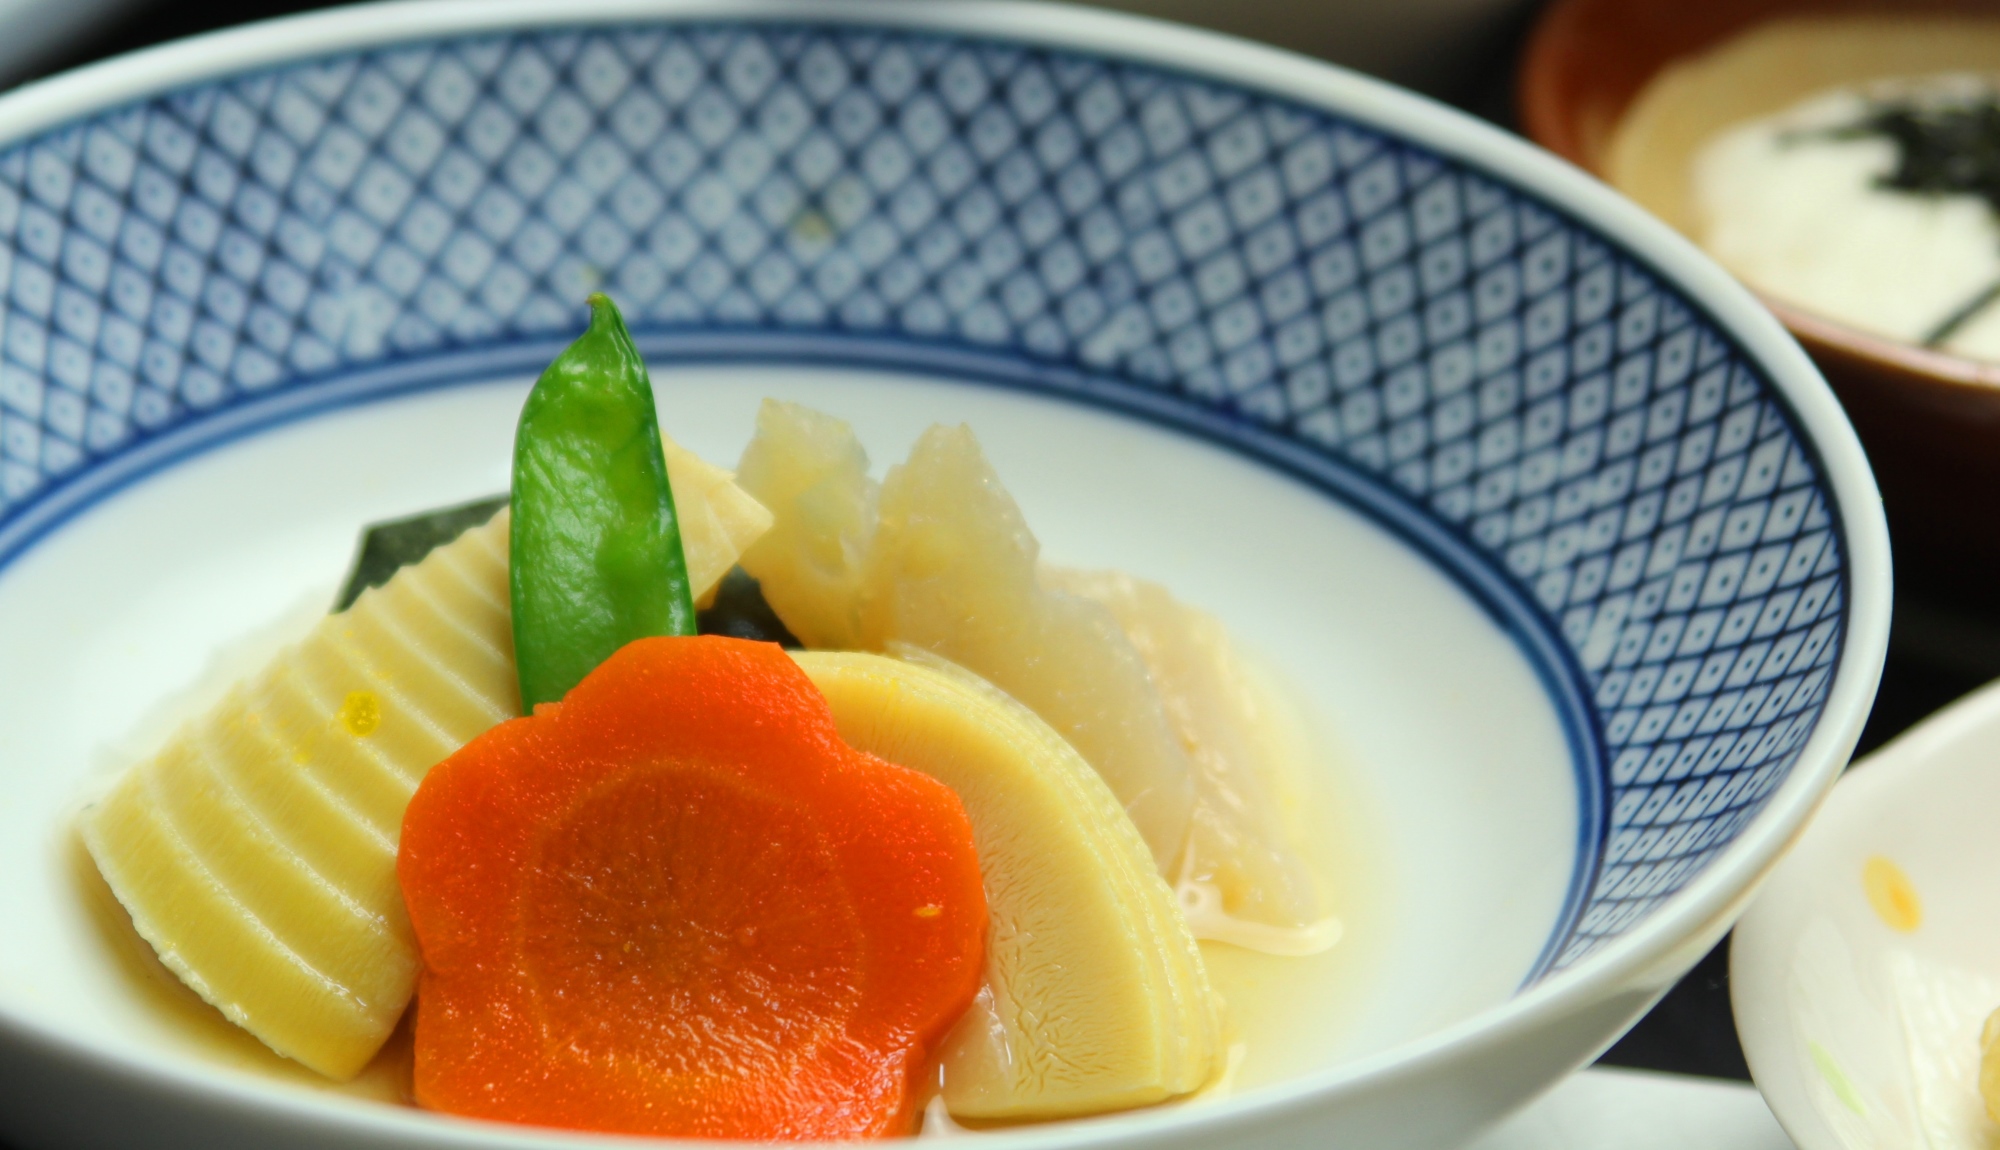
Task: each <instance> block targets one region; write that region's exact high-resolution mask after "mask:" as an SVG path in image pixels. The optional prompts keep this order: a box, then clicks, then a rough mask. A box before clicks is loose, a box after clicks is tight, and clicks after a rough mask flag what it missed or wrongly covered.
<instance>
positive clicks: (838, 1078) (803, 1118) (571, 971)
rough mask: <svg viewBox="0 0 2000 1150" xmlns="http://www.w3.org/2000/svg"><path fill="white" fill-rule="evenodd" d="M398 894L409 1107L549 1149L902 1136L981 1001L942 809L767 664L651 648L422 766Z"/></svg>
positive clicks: (772, 656) (967, 850)
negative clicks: (404, 924)
mask: <svg viewBox="0 0 2000 1150" xmlns="http://www.w3.org/2000/svg"><path fill="white" fill-rule="evenodd" d="M397 872H398V874H399V876H400V877H401V879H402V884H403V895H404V899H405V901H406V902H407V903H408V904H409V909H410V919H411V922H412V923H413V924H414V925H415V927H416V934H417V941H418V944H419V946H420V948H421V950H422V952H423V960H424V970H423V974H422V976H421V981H420V983H419V985H418V993H417V1021H416V1094H417V1101H418V1102H420V1103H421V1104H423V1105H425V1106H428V1107H431V1108H433V1109H438V1110H445V1111H450V1112H452V1113H456V1114H463V1115H469V1116H473V1117H480V1118H490V1119H498V1120H503V1121H511V1122H523V1123H531V1124H535V1125H543V1126H563V1127H572V1128H581V1129H592V1130H608V1131H622V1132H627V1133H643V1134H657V1135H681V1136H696V1137H710V1138H745V1139H758V1140H768V1139H800V1140H804V1139H846V1138H865V1137H876V1136H882V1135H889V1134H897V1133H904V1132H907V1131H908V1130H909V1129H910V1125H911V1120H912V1111H913V1104H914V1101H915V1097H916V1089H917V1086H918V1079H919V1077H920V1076H921V1075H922V1074H923V1072H924V1071H925V1070H926V1068H927V1066H928V1061H929V1057H930V1052H931V1050H932V1048H933V1047H934V1046H935V1045H936V1044H937V1043H938V1042H939V1041H941V1039H942V1037H943V1035H944V1033H945V1031H946V1030H947V1029H948V1028H949V1027H950V1026H951V1025H952V1023H953V1022H954V1021H955V1020H956V1019H957V1018H958V1016H959V1015H960V1014H961V1013H962V1012H963V1011H964V1010H965V1008H966V1006H967V1005H968V1004H969V1003H970V1002H971V1000H972V996H973V994H974V993H975V992H976V991H977V989H978V985H979V978H980V968H981V957H982V953H981V952H982V948H983V941H984V935H985V930H986V902H985V897H984V894H983V893H982V889H981V886H980V877H979V865H978V859H977V857H976V856H975V853H974V849H973V839H972V828H971V824H970V823H969V822H968V821H967V819H966V815H965V811H964V808H963V807H962V806H961V805H960V804H959V801H958V798H957V796H956V795H954V794H953V793H952V792H951V790H950V789H949V788H947V787H945V786H944V785H943V784H942V783H939V782H937V781H935V780H933V779H931V778H929V777H927V776H924V775H921V774H918V773H917V772H915V771H911V770H907V769H905V768H902V767H898V766H894V765H892V764H890V763H886V762H883V761H882V760H880V759H876V758H874V757H872V756H869V755H867V754H864V753H862V752H860V751H856V750H854V749H852V748H850V747H849V746H847V744H845V743H843V742H842V741H841V740H840V737H839V735H838V733H837V732H836V731H835V728H834V724H833V719H832V716H831V714H830V712H829V711H828V709H827V704H826V701H825V699H824V698H823V697H821V695H820V694H819V692H818V691H817V690H815V689H814V687H813V685H812V683H811V681H810V680H808V679H807V678H806V676H805V674H804V673H803V672H802V671H800V670H799V669H798V667H797V666H796V665H794V664H793V662H792V661H791V660H790V659H789V658H787V657H786V656H785V654H784V653H783V652H782V651H781V650H780V649H779V648H778V647H777V646H775V645H772V644H765V643H749V642H743V641H740V640H735V639H724V638H720V637H713V636H704V637H700V638H681V637H663V638H653V639H641V640H638V641H635V642H633V643H631V644H629V645H627V646H626V647H624V648H622V649H621V650H619V651H618V652H617V653H616V654H614V655H613V656H612V657H611V658H610V659H608V660H607V661H606V662H605V663H604V664H603V665H602V666H600V667H599V668H598V669H597V670H595V671H593V672H592V673H591V674H590V675H589V676H587V677H586V678H585V679H584V680H583V681H582V682H581V683H579V684H578V685H577V686H576V688H575V689H574V690H573V691H571V692H570V693H569V695H568V696H567V697H565V698H564V699H563V701H562V702H561V703H558V704H552V705H544V706H542V707H539V708H537V709H536V711H535V713H534V714H533V715H531V716H529V717H526V718H521V719H515V720H512V721H510V722H507V723H503V724H501V725H500V726H498V727H496V728H494V729H493V730H491V731H489V732H487V733H486V734H484V735H482V736H480V737H479V738H477V739H474V740H473V741H472V742H471V743H469V744H467V745H466V746H465V747H464V748H463V749H462V750H460V751H459V752H458V753H457V754H455V755H453V756H452V757H451V758H449V759H447V760H445V761H444V762H443V763H440V764H439V765H438V766H437V767H435V768H433V769H432V771H431V773H430V775H429V776H428V777H427V778H426V779H425V780H424V783H423V786H422V787H421V788H420V789H419V790H418V791H417V794H416V797H415V798H414V799H412V800H411V802H410V806H409V811H408V814H407V815H406V816H405V818H404V823H403V839H402V849H401V856H400V858H399V860H398V863H397Z"/></svg>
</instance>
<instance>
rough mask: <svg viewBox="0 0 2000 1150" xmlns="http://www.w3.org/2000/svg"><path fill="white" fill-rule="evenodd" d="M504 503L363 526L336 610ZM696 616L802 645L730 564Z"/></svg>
mask: <svg viewBox="0 0 2000 1150" xmlns="http://www.w3.org/2000/svg"><path fill="white" fill-rule="evenodd" d="M505 506H507V497H506V496H504V495H495V496H493V497H492V498H491V499H481V500H478V501H477V502H473V503H465V504H461V505H459V506H457V507H442V508H439V509H438V510H436V511H425V512H422V513H421V514H417V515H411V516H408V517H407V518H403V519H396V520H391V521H390V522H387V523H371V524H369V525H368V526H367V527H364V528H362V530H361V543H360V545H359V546H357V547H356V548H355V551H354V568H353V570H352V571H350V572H349V573H348V576H347V583H346V585H345V586H343V587H342V588H341V591H340V599H339V601H338V602H336V603H335V604H334V607H333V609H334V611H336V612H339V611H345V610H347V609H348V608H349V607H351V606H353V605H354V601H355V600H356V599H359V598H361V593H362V592H363V591H366V590H367V589H368V588H370V587H380V586H381V585H382V584H384V583H387V582H388V581H389V576H391V575H394V574H395V573H396V572H397V571H399V570H401V569H402V568H404V567H406V566H408V565H409V564H412V563H416V562H419V561H421V560H422V559H423V557H424V556H426V555H429V554H430V553H431V552H432V550H434V549H436V548H439V547H442V546H444V545H445V544H447V543H449V542H451V541H452V540H454V539H456V538H458V537H459V535H460V534H462V533H463V532H465V531H467V530H470V529H471V528H474V527H477V526H479V525H480V524H481V523H484V522H486V521H487V520H488V519H491V518H493V514H494V512H497V511H499V510H500V509H501V508H502V507H505ZM695 618H696V622H697V623H698V625H699V628H700V631H701V633H702V634H704V635H727V636H729V637H730V638H732V639H754V640H757V641H758V642H762V643H779V644H783V645H784V646H786V647H791V648H794V649H797V648H799V647H802V646H804V644H802V643H800V642H799V641H798V639H797V638H796V637H794V636H793V635H792V633H791V632H790V631H788V630H786V629H785V625H784V624H783V623H782V622H780V621H779V620H778V613H777V612H775V611H773V610H771V605H770V604H769V603H766V602H765V601H764V591H763V588H761V587H759V586H758V585H757V580H755V579H753V578H751V577H750V573H749V572H747V571H745V570H743V568H741V567H736V568H732V569H731V570H730V572H729V574H727V575H724V576H723V577H722V584H721V586H719V587H717V588H716V591H715V602H714V603H713V604H711V605H710V606H709V607H708V608H707V609H706V610H703V611H701V612H699V613H698V614H697V615H696V617H695Z"/></svg>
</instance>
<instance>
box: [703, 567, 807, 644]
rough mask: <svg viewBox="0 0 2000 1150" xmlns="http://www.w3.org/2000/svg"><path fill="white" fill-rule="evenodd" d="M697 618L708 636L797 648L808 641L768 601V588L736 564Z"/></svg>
mask: <svg viewBox="0 0 2000 1150" xmlns="http://www.w3.org/2000/svg"><path fill="white" fill-rule="evenodd" d="M695 621H696V623H697V625H698V626H699V628H700V630H701V633H702V634H704V635H727V636H729V637H730V638H732V639H754V640H756V641H758V642H760V643H777V644H780V645H782V646H785V647H790V648H792V649H793V650H797V649H799V648H801V647H803V646H805V644H804V643H801V642H799V640H798V637H797V636H795V635H793V634H792V633H791V632H790V631H788V630H786V629H785V625H784V623H782V622H781V621H779V619H778V613H777V612H776V611H773V610H771V605H770V604H769V603H767V602H765V601H764V589H763V588H762V587H760V586H758V584H757V580H756V579H754V578H752V577H751V575H750V573H749V572H748V571H745V570H744V569H743V568H741V567H732V568H730V569H729V574H727V575H724V576H723V577H722V583H721V585H720V586H718V587H717V588H716V589H715V603H714V604H713V605H712V606H710V607H709V608H708V609H707V610H705V611H700V612H697V613H696V615H695Z"/></svg>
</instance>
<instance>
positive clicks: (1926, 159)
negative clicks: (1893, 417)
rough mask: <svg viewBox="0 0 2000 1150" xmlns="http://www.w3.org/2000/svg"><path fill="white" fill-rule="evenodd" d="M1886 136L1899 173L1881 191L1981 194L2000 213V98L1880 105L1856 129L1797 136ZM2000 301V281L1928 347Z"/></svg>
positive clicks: (1884, 178) (1943, 326) (1885, 178)
mask: <svg viewBox="0 0 2000 1150" xmlns="http://www.w3.org/2000/svg"><path fill="white" fill-rule="evenodd" d="M1869 136H1883V137H1887V138H1888V140H1889V141H1890V142H1891V143H1893V144H1894V145H1895V146H1896V166H1895V168H1894V169H1892V170H1890V171H1888V172H1884V173H1883V174H1882V175H1879V176H1877V177H1875V186H1876V187H1878V188H1884V189H1886V190H1888V191H1892V192H1904V193H1907V194H1910V195H1917V196H1947V195H1957V196H1978V197H1979V198H1980V199H1982V200H1985V201H1986V206H1987V208H1988V209H1989V210H1990V211H1992V212H1993V213H1995V214H1996V215H2000V99H1996V98H1995V97H1993V96H1991V95H1988V96H1984V97H1981V98H1979V99H1975V100H1965V101H1954V102H1948V103H1947V102H1938V101H1930V102H1920V101H1915V100H1875V101H1872V102H1871V103H1870V105H1869V109H1868V113H1867V115H1865V116H1863V117H1861V119H1859V120H1857V121H1855V122H1854V123H1852V124H1845V125H1842V126H1841V127H1838V128H1829V129H1826V130H1823V131H1814V132H1798V133H1794V134H1792V136H1791V137H1790V138H1791V139H1793V140H1798V139H1813V138H1819V139H1833V140H1858V139H1864V138H1866V137H1869ZM1995 300H2000V282H1996V283H1993V284H1990V285H1988V286H1987V287H1985V288H1983V289H1981V290H1980V291H1979V292H1977V293H1975V294H1974V295H1973V296H1972V298H1970V299H1968V300H1966V301H1965V302H1964V303H1962V304H1960V305H1959V306H1958V307H1956V308H1954V309H1952V312H1951V314H1950V315H1947V316H1945V317H1944V319H1942V320H1940V321H1939V322H1938V323H1937V324H1936V325H1935V326H1933V327H1932V328H1931V330H1930V331H1928V332H1926V333H1924V337H1923V339H1922V341H1921V342H1922V344H1923V346H1925V347H1936V346H1938V345H1939V344H1942V343H1943V342H1944V341H1945V340H1947V339H1950V338H1951V337H1952V335H1953V333H1955V332H1957V331H1958V329H1960V328H1962V327H1964V326H1965V325H1966V324H1967V323H1969V322H1970V321H1971V320H1972V319H1973V317H1975V316H1977V315H1979V313H1981V312H1983V311H1985V310H1986V309H1987V308H1988V307H1990V306H1992V304H1993V302H1994V301H1995Z"/></svg>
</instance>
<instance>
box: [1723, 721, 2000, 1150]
mask: <svg viewBox="0 0 2000 1150" xmlns="http://www.w3.org/2000/svg"><path fill="white" fill-rule="evenodd" d="M1995 804H2000V684H1996V685H1993V686H1988V687H1986V688H1984V689H1982V690H1980V691H1979V692H1977V693H1975V694H1972V695H1968V696H1967V697H1965V698H1964V699H1961V700H1959V701H1958V702H1956V703H1954V704H1952V705H1951V706H1950V707H1948V708H1946V709H1945V710H1943V711H1940V712H1939V713H1938V714H1936V715H1934V716H1932V717H1931V718H1929V719H1926V720H1925V721H1924V722H1923V723H1922V724H1920V725H1919V726H1917V727H1916V728H1914V729H1913V730H1911V731H1909V732H1907V733H1906V734H1904V735H1903V736H1901V737H1900V738H1898V739H1897V740H1896V741H1895V742H1893V743H1890V744H1889V745H1888V746H1885V747H1883V748H1882V749H1881V750H1879V751H1877V752H1876V753H1875V754H1873V755H1870V756H1869V757H1868V758H1867V759H1865V760H1863V761H1862V762H1860V763H1857V764H1855V766H1854V769H1853V770H1852V771H1851V772H1850V773H1849V774H1848V775H1847V777H1846V778H1844V779H1843V780H1842V781H1841V783H1840V785H1839V786H1837V787H1835V788H1834V790H1833V794H1832V795H1831V796H1830V797H1829V798H1828V799H1827V803H1826V809H1825V810H1823V811H1822V812H1821V813H1820V815H1819V817H1818V818H1817V819H1816V820H1815V821H1814V823H1813V825H1812V827H1811V828H1810V829H1809V830H1808V831H1807V832H1806V834H1805V835H1804V837H1803V838H1801V839H1800V841H1799V844H1798V846H1797V847H1796V848H1795V849H1794V850H1793V851H1792V852H1791V853H1790V854H1789V855H1787V856H1786V857H1785V860H1784V861H1783V862H1782V863H1780V864H1779V865H1778V867H1777V869H1776V870H1775V871H1774V872H1773V873H1772V875H1771V880H1770V882H1769V883H1768V884H1767V885H1766V886H1765V888H1764V892H1763V893H1762V894H1761V895H1759V896H1758V898H1757V900H1756V902H1754V903H1753V904H1752V905H1751V907H1750V910H1749V912H1748V913H1746V914H1745V915H1744V916H1743V920H1742V922H1741V923H1739V924H1738V926H1737V930H1736V937H1735V941H1734V943H1733V944H1732V949H1731V953H1730V982H1731V987H1732V992H1733V995H1734V998H1735V1004H1736V1024H1737V1030H1738V1032H1739V1033H1740V1034H1741V1035H1742V1039H1743V1052H1744V1054H1745V1055H1746V1056H1747V1057H1748V1059H1749V1062H1750V1069H1751V1072H1752V1073H1753V1074H1754V1075H1755V1076H1756V1079H1757V1085H1758V1087H1759V1088H1761V1089H1762V1090H1763V1091H1764V1096H1765V1098H1766V1099H1768V1100H1769V1101H1770V1103H1771V1109H1772V1112H1773V1113H1775V1114H1776V1115H1777V1116H1778V1120H1779V1121H1780V1122H1781V1123H1783V1124H1784V1127H1785V1130H1786V1132H1787V1133H1789V1134H1790V1135H1791V1136H1792V1139H1793V1140H1794V1141H1795V1142H1797V1143H1798V1145H1799V1147H1800V1150H1874V1148H1876V1147H1883V1148H1885V1150H1886V1148H1888V1147H1902V1146H1928V1147H1931V1148H1932V1150H1959V1148H1961V1147H1963V1148H1966V1150H1973V1148H1977V1147H1984V1146H1989V1145H1992V1143H1993V1140H1994V1138H1996V1137H2000V1127H1996V1126H1995V1124H1994V1123H1993V1122H1992V1121H1991V1120H1990V1119H1988V1118H1987V1116H1986V1113H1985V1108H1984V1105H1983V1104H1982V1102H1981V1100H1980V1097H1979V1085H1978V1075H1979V1034H1980V1027H1981V1025H1982V1024H1983V1023H1984V1022H1985V1021H1986V1018H1987V1016H1988V1015H1990V1014H1992V1013H1993V1012H1994V1011H1995V1010H1996V1009H2000V883H1996V882H1995V880H1994V876H1995V875H1996V874H1997V873H2000V843H1996V841H1995V836H1994V834H1993V811H1994V810H1995ZM1891 868H1893V869H1891ZM1898 876H1900V877H1898ZM1897 886H1900V888H1901V890H1900V894H1899V895H1897V896H1890V895H1888V892H1889V891H1890V890H1891V888H1892V887H1897ZM1885 896H1886V901H1885Z"/></svg>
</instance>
